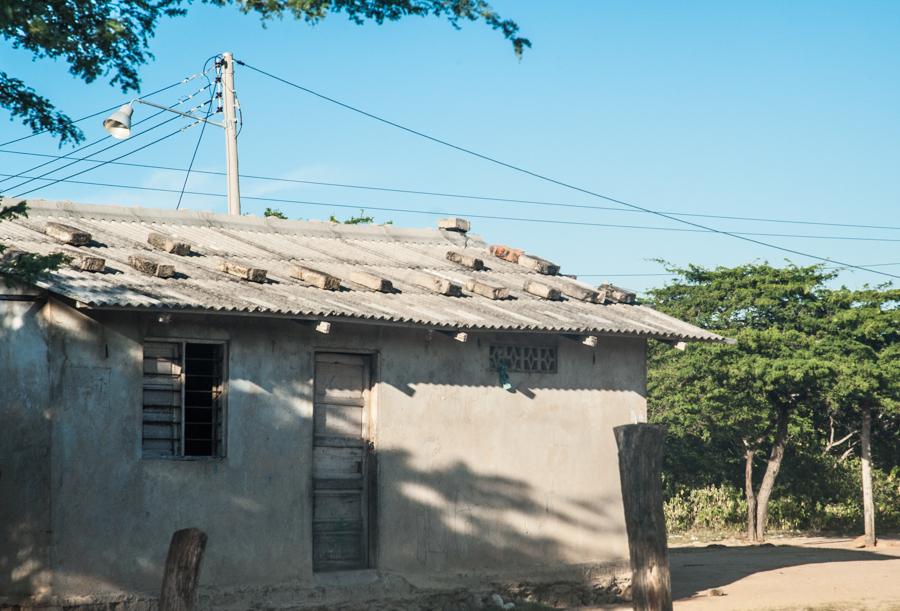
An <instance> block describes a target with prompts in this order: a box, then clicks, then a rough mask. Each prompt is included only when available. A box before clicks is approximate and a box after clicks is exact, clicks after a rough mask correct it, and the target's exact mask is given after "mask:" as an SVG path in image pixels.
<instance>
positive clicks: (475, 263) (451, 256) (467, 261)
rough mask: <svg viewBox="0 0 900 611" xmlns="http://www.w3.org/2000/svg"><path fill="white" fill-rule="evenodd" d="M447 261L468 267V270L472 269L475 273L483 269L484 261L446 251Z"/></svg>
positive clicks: (453, 251)
mask: <svg viewBox="0 0 900 611" xmlns="http://www.w3.org/2000/svg"><path fill="white" fill-rule="evenodd" d="M447 260H448V261H452V262H453V263H458V264H460V265H462V266H463V267H468V268H469V269H474V270H475V271H480V270H483V269H484V261H483V260H482V259H479V258H478V257H475V256H473V255H467V254H465V253H461V252H457V251H455V250H448V251H447Z"/></svg>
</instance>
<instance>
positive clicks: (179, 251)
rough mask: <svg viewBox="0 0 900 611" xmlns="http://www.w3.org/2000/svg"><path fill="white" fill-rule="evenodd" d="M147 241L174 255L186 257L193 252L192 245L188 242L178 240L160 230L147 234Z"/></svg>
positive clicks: (158, 248)
mask: <svg viewBox="0 0 900 611" xmlns="http://www.w3.org/2000/svg"><path fill="white" fill-rule="evenodd" d="M147 243H148V244H150V245H151V246H152V247H153V248H156V249H157V250H162V251H165V252H168V253H172V254H173V255H179V256H181V257H186V256H188V255H189V254H191V245H190V244H188V243H187V242H183V241H180V240H176V239H174V238H171V237H169V236H167V235H165V234H162V233H159V232H158V231H151V232H150V233H149V234H148V235H147Z"/></svg>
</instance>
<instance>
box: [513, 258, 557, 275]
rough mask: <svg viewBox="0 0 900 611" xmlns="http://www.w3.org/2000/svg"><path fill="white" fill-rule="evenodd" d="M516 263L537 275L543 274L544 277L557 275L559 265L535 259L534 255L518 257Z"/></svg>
mask: <svg viewBox="0 0 900 611" xmlns="http://www.w3.org/2000/svg"><path fill="white" fill-rule="evenodd" d="M517 263H518V264H519V265H521V266H522V267H527V268H528V269H530V270H532V271H535V272H537V273H539V274H544V275H545V276H555V275H556V274H558V273H559V265H557V264H556V263H551V262H550V261H548V260H547V259H541V258H540V257H535V256H534V255H526V254H521V255H519V260H518V261H517Z"/></svg>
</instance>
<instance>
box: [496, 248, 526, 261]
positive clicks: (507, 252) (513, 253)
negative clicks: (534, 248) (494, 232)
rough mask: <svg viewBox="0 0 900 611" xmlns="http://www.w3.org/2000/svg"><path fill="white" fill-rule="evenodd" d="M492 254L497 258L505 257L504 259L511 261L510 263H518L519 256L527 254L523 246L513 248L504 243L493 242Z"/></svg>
mask: <svg viewBox="0 0 900 611" xmlns="http://www.w3.org/2000/svg"><path fill="white" fill-rule="evenodd" d="M488 250H490V252H491V254H492V255H494V256H495V257H497V258H500V259H503V260H504V261H509V262H510V263H518V262H519V257H521V256H522V255H524V254H525V251H524V250H522V249H521V248H511V247H509V246H504V245H503V244H492V245H491V246H490V248H489V249H488Z"/></svg>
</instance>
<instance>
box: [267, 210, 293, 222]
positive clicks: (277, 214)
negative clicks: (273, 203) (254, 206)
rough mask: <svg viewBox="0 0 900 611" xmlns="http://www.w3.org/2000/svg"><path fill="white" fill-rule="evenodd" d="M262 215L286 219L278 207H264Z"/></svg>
mask: <svg viewBox="0 0 900 611" xmlns="http://www.w3.org/2000/svg"><path fill="white" fill-rule="evenodd" d="M263 216H274V217H275V218H277V219H284V220H288V217H287V215H286V214H285V213H284V212H282V211H281V210H279V209H278V208H266V211H265V212H263Z"/></svg>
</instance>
